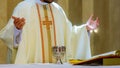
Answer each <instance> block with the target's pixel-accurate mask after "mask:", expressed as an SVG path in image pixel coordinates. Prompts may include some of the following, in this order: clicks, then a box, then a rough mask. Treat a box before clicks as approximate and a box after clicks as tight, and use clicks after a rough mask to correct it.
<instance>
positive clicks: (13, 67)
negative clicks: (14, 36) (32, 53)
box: [0, 63, 120, 68]
mask: <svg viewBox="0 0 120 68" xmlns="http://www.w3.org/2000/svg"><path fill="white" fill-rule="evenodd" d="M0 68H120V66H82V65H71V64H69V63H64V64H49V63H45V64H42V63H34V64H0Z"/></svg>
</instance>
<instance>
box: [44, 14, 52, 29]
mask: <svg viewBox="0 0 120 68" xmlns="http://www.w3.org/2000/svg"><path fill="white" fill-rule="evenodd" d="M43 25H46V28H47V30H50V25H52V21H49V20H48V16H45V21H43Z"/></svg>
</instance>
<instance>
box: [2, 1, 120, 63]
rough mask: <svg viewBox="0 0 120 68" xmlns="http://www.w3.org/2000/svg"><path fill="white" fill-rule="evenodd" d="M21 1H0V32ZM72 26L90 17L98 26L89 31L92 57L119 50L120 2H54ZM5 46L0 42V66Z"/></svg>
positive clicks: (4, 60) (3, 57) (3, 61)
mask: <svg viewBox="0 0 120 68" xmlns="http://www.w3.org/2000/svg"><path fill="white" fill-rule="evenodd" d="M21 1H23V0H0V30H1V29H2V28H3V27H5V26H6V24H7V22H8V20H9V18H10V17H11V15H12V12H13V10H14V8H15V6H16V5H17V4H18V3H19V2H21ZM55 1H56V2H57V3H58V4H59V5H60V6H61V7H62V8H63V9H64V11H65V13H66V15H67V17H68V19H69V20H70V21H71V22H72V23H73V25H81V24H84V23H86V21H87V20H88V18H89V16H90V15H92V14H93V15H94V17H99V19H100V26H99V28H98V29H97V30H95V31H91V38H90V39H91V50H92V55H93V56H94V55H98V54H101V53H105V52H109V51H113V50H118V49H120V30H119V29H120V0H55ZM6 58H7V46H6V45H5V44H4V43H3V42H2V40H0V64H4V63H6Z"/></svg>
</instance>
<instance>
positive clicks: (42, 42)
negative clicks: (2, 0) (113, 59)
mask: <svg viewBox="0 0 120 68" xmlns="http://www.w3.org/2000/svg"><path fill="white" fill-rule="evenodd" d="M12 16H13V17H12V18H11V19H10V20H9V22H8V24H7V26H6V27H4V28H3V29H2V30H1V31H0V38H1V39H2V40H3V41H4V42H5V43H6V44H7V45H8V49H9V50H8V62H9V63H15V64H27V63H51V62H54V61H55V59H53V55H52V50H51V47H52V46H66V56H65V59H64V61H65V62H67V61H68V60H69V59H83V60H84V59H89V58H90V57H91V49H90V39H89V35H88V31H89V30H93V29H96V28H97V26H98V25H99V21H98V18H97V19H96V20H92V16H91V17H90V18H89V20H88V21H87V23H86V24H84V25H81V26H72V24H71V22H70V21H69V20H68V19H67V17H66V15H65V13H64V11H63V10H62V8H61V7H60V6H59V5H58V4H56V3H55V2H53V0H25V1H22V2H20V3H19V4H18V5H17V6H16V8H15V10H14V12H13V15H12Z"/></svg>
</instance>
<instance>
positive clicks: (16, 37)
mask: <svg viewBox="0 0 120 68" xmlns="http://www.w3.org/2000/svg"><path fill="white" fill-rule="evenodd" d="M12 15H13V16H17V17H21V16H20V15H21V12H20V7H16V8H15V10H14V12H13V14H12ZM14 21H15V20H14V19H13V17H11V18H10V20H9V22H8V24H7V25H6V26H5V27H4V28H3V29H2V30H0V39H2V40H3V41H4V42H5V44H6V45H7V46H8V48H10V49H12V48H16V47H17V46H18V44H19V42H20V40H21V33H22V30H20V29H18V27H15V23H14Z"/></svg>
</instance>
